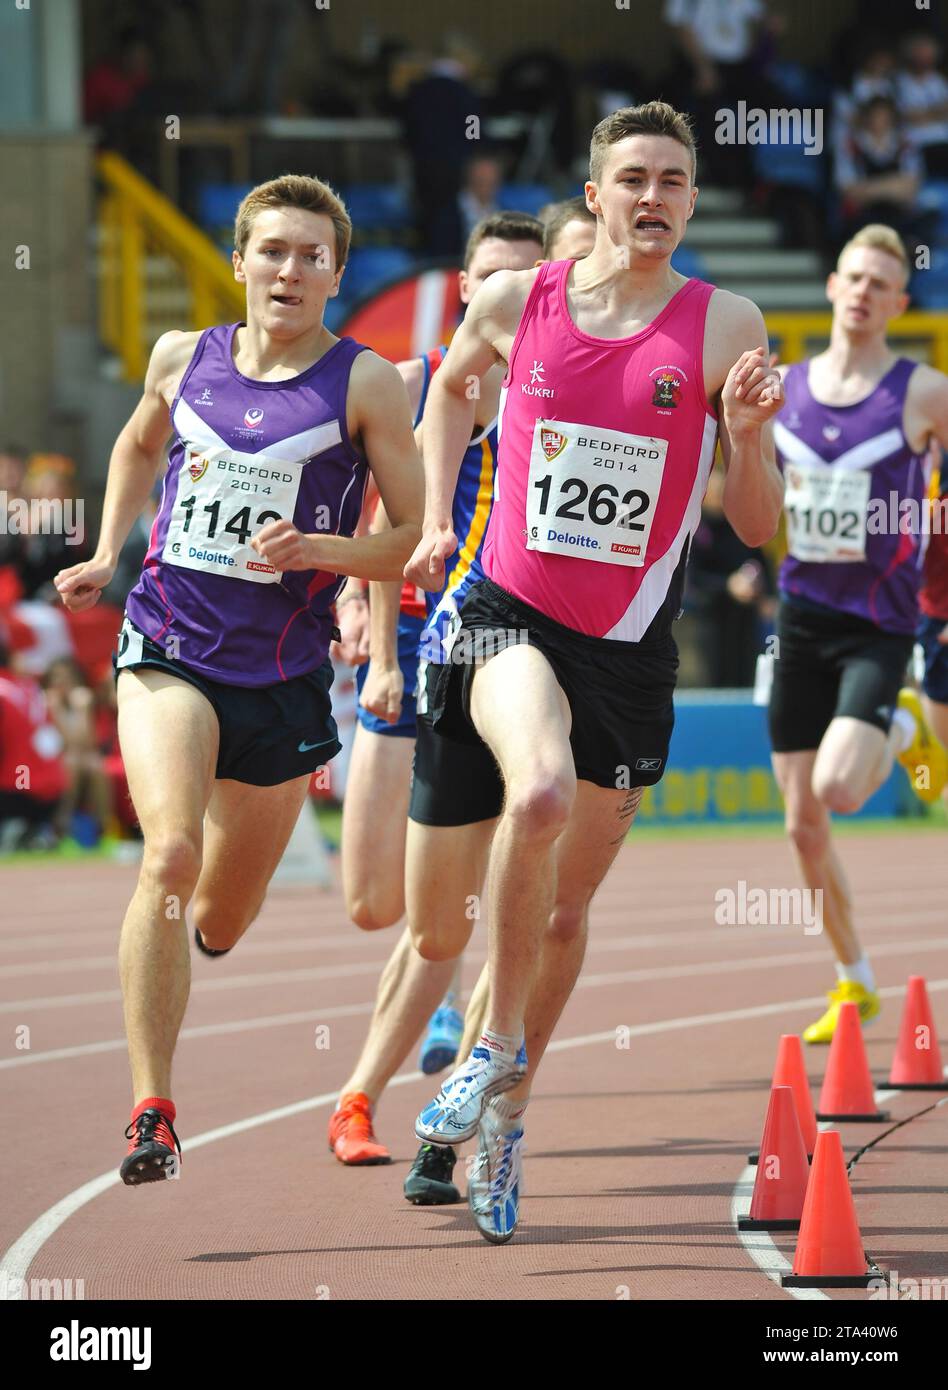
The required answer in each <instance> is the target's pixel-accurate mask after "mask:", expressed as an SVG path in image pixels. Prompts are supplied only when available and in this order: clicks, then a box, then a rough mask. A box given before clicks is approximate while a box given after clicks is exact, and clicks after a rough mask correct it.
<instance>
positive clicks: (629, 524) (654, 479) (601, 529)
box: [527, 420, 668, 565]
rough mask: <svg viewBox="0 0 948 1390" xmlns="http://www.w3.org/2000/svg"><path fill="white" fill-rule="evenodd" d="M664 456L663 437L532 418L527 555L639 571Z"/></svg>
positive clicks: (643, 557)
mask: <svg viewBox="0 0 948 1390" xmlns="http://www.w3.org/2000/svg"><path fill="white" fill-rule="evenodd" d="M667 452H668V441H667V440H666V439H653V438H651V437H648V436H646V435H639V434H625V433H623V432H622V431H621V430H605V429H600V428H598V427H597V426H593V425H574V424H571V423H570V422H569V421H567V420H537V422H536V425H535V427H534V431H533V445H532V447H531V450H530V477H529V485H528V489H527V549H528V550H543V551H546V552H548V553H551V554H554V555H580V556H582V557H583V559H585V560H599V561H601V562H602V563H603V564H610V565H644V564H645V553H646V550H647V548H648V538H649V534H650V533H651V530H652V522H653V521H654V519H655V511H656V508H657V506H658V497H659V492H660V490H661V485H662V475H663V473H664V471H665V456H666V454H667Z"/></svg>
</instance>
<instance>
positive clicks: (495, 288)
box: [419, 270, 522, 582]
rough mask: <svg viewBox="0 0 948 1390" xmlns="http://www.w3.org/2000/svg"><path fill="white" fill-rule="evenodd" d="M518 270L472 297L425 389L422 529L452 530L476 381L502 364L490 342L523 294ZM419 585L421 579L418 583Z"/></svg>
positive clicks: (473, 413)
mask: <svg viewBox="0 0 948 1390" xmlns="http://www.w3.org/2000/svg"><path fill="white" fill-rule="evenodd" d="M516 274H518V272H516V271H503V270H498V271H496V272H495V273H494V274H493V275H491V276H490V277H489V278H488V279H487V280H486V281H485V282H484V284H483V285H482V286H481V287H480V289H479V290H478V291H477V293H476V294H475V296H474V298H473V299H472V300H471V302H470V304H469V305H468V307H467V313H466V314H465V315H464V320H463V322H462V323H461V326H460V327H459V328H458V330H457V332H456V333H455V335H454V337H453V338H452V339H451V346H450V347H449V348H448V351H447V355H446V356H445V359H444V361H443V362H442V363H441V366H440V367H439V368H438V370H437V372H436V373H435V375H434V376H433V377H432V380H431V385H430V386H429V388H428V397H427V400H426V401H425V413H424V417H423V424H424V431H425V452H424V462H425V527H426V529H427V528H428V527H429V526H431V527H441V528H444V529H450V527H451V512H452V508H453V506H454V490H455V488H456V487H457V481H458V470H459V469H460V467H461V460H462V459H463V457H464V454H465V451H466V449H467V446H468V444H469V443H470V439H471V435H472V433H473V431H474V424H475V416H476V413H477V401H478V399H479V395H480V390H479V388H480V382H481V380H482V379H483V378H484V377H485V376H486V375H487V373H488V372H489V371H490V369H491V367H493V366H494V365H495V364H496V363H497V362H500V361H503V359H502V357H501V356H500V354H499V353H498V351H497V349H496V347H495V346H494V343H495V342H496V340H497V336H498V328H501V329H502V327H503V324H504V320H505V319H508V318H509V317H510V305H511V303H512V301H513V300H516V302H517V305H518V309H517V314H516V317H515V318H514V324H516V321H517V319H519V311H520V308H522V296H519V297H518V293H517V291H516V289H515V288H514V287H513V286H512V282H511V280H512V276H514V275H516ZM419 582H420V581H419Z"/></svg>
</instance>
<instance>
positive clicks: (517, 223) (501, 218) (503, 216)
mask: <svg viewBox="0 0 948 1390" xmlns="http://www.w3.org/2000/svg"><path fill="white" fill-rule="evenodd" d="M492 236H495V237H499V238H500V240H501V241H535V242H537V243H538V245H540V246H542V245H543V223H542V222H541V221H540V220H539V218H537V217H531V215H530V213H529V212H492V213H489V214H488V216H487V217H482V218H481V220H480V222H476V223H475V224H474V226H473V227H472V228H471V235H470V236H469V237H468V239H467V246H465V248H464V269H465V270H470V268H471V261H472V260H473V259H474V252H475V251H476V250H477V248H478V247H479V246H480V244H481V242H482V241H486V240H487V238H488V237H492Z"/></svg>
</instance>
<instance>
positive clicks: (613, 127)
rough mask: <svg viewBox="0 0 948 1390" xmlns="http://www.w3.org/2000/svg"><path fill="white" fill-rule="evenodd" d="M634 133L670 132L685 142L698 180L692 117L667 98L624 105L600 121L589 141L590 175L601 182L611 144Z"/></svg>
mask: <svg viewBox="0 0 948 1390" xmlns="http://www.w3.org/2000/svg"><path fill="white" fill-rule="evenodd" d="M630 135H667V136H668V137H669V138H670V139H672V140H677V141H678V143H679V145H684V147H685V149H686V150H687V151H688V156H689V159H690V160H691V182H692V183H694V181H695V171H696V169H697V165H698V158H697V153H696V148H695V137H694V133H693V132H692V129H691V119H690V117H688V116H686V115H685V113H684V111H676V110H675V108H674V106H669V104H668V102H667V101H647V102H645V103H644V104H643V105H642V106H623V107H621V108H620V109H619V110H618V111H613V113H612V115H611V116H606V118H605V120H602V121H600V122H599V124H598V125H597V126H596V129H595V130H594V131H593V133H592V139H591V140H590V142H589V178H590V182H592V183H598V182H599V180H600V178H601V177H602V170H603V166H604V164H605V162H606V153H607V151H608V150H609V147H610V146H611V145H615V144H618V142H619V141H620V140H625V139H627V138H628V137H629V136H630Z"/></svg>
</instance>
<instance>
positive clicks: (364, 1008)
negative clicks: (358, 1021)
mask: <svg viewBox="0 0 948 1390" xmlns="http://www.w3.org/2000/svg"><path fill="white" fill-rule="evenodd" d="M374 1008H375V1004H374V1002H373V1003H371V1004H334V1005H332V1006H331V1007H330V1008H328V1009H308V1010H306V1011H305V1012H300V1013H295V1014H267V1015H264V1016H263V1017H260V1018H238V1019H234V1020H233V1021H232V1022H230V1023H205V1024H200V1025H198V1026H196V1027H194V1028H182V1029H181V1032H180V1033H179V1034H178V1041H179V1042H187V1041H188V1040H189V1039H192V1038H217V1037H221V1036H224V1035H226V1034H228V1033H252V1032H256V1030H257V1029H258V1028H283V1027H289V1026H290V1025H292V1024H294V1023H322V1022H323V1021H324V1020H325V1019H327V1018H351V1017H353V1016H355V1015H357V1014H370V1013H371V1012H372V1010H373V1009H374ZM127 1046H128V1042H127V1040H126V1039H125V1038H106V1039H104V1040H103V1041H102V1042H92V1043H78V1044H77V1045H76V1046H75V1047H57V1048H53V1049H52V1050H51V1051H49V1052H36V1053H28V1052H27V1053H24V1054H23V1055H22V1056H21V1057H5V1058H4V1059H3V1060H2V1061H0V1070H2V1071H8V1070H9V1069H10V1068H11V1067H23V1066H27V1067H28V1066H29V1065H30V1063H31V1062H62V1061H64V1060H67V1059H68V1060H70V1061H71V1060H72V1059H73V1058H74V1057H94V1056H96V1055H97V1054H99V1053H102V1052H124V1051H125V1049H126V1047H127Z"/></svg>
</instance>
